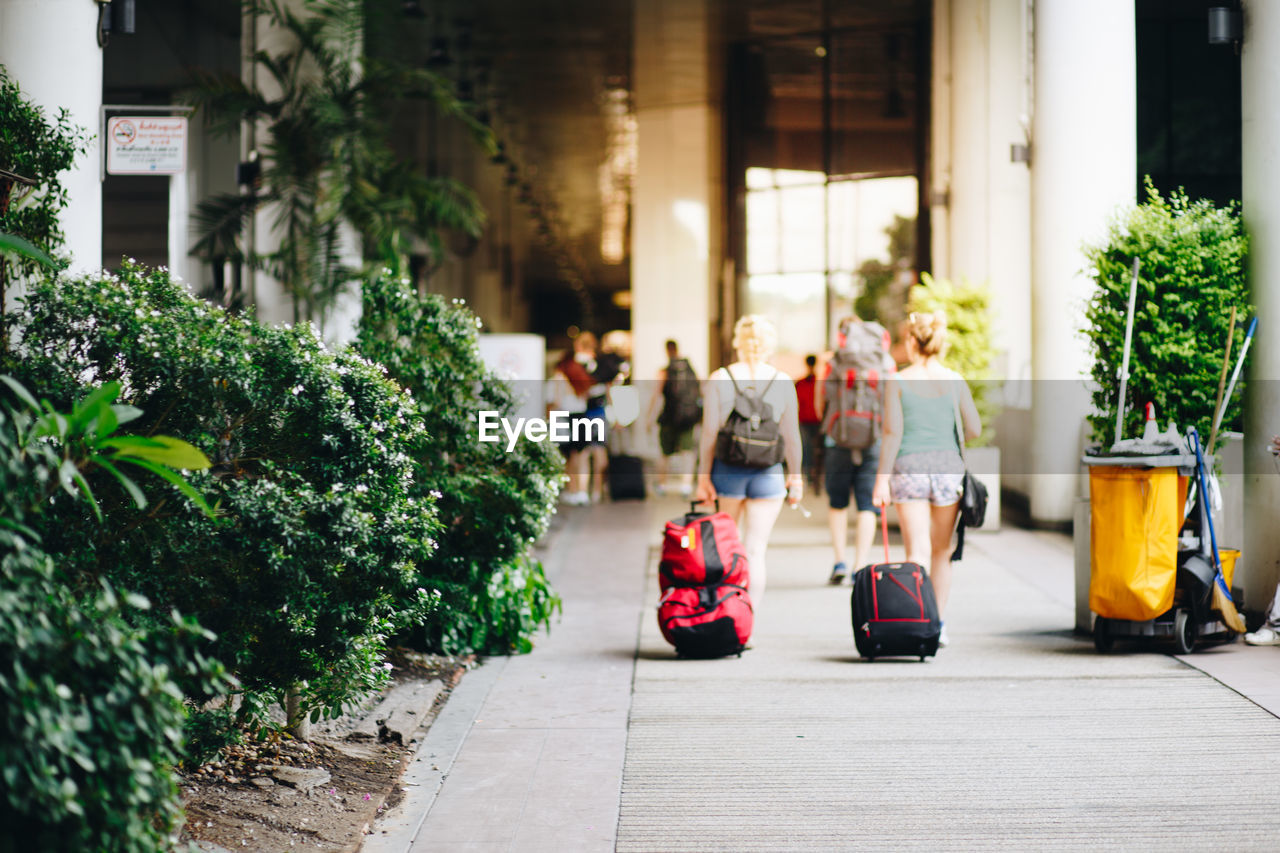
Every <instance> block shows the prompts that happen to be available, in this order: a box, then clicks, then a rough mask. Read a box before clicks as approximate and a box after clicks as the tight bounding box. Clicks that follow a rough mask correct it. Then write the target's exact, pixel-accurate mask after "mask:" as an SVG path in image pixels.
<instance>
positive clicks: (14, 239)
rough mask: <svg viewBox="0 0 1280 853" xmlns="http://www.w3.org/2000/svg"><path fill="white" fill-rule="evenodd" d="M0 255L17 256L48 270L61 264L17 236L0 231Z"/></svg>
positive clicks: (57, 267)
mask: <svg viewBox="0 0 1280 853" xmlns="http://www.w3.org/2000/svg"><path fill="white" fill-rule="evenodd" d="M0 254H5V255H18V256H19V257H23V258H30V259H31V260H33V261H38V262H39V263H42V264H44V265H45V266H46V267H49V268H50V269H55V270H56V269H59V268H60V267H61V264H59V263H58V262H57V261H55V260H54V259H53V258H51V257H50V256H49V255H48V254H46V253H45V252H44V251H43V250H41V249H39V248H37V247H36V245H35V244H34V243H32V242H30V241H28V240H24V239H22V238H21V237H19V236H18V235H17V234H9V233H6V232H4V231H0Z"/></svg>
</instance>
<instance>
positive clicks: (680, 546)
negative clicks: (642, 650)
mask: <svg viewBox="0 0 1280 853" xmlns="http://www.w3.org/2000/svg"><path fill="white" fill-rule="evenodd" d="M749 578H750V574H749V572H748V569H747V555H746V552H745V551H743V549H742V542H741V541H740V540H739V538H738V526H737V525H736V524H734V521H733V519H732V518H730V517H729V514H728V513H724V512H720V508H719V505H718V504H717V506H716V511H715V512H714V513H700V512H698V505H697V504H696V503H695V504H693V505H691V507H690V510H689V512H688V513H687V514H686V515H685V516H684V517H683V518H676V519H672V520H671V521H669V522H667V526H666V532H665V535H664V536H663V541H662V561H661V562H660V563H659V565H658V581H659V584H660V585H661V587H662V598H661V600H660V601H659V602H658V627H659V628H660V629H661V630H662V636H663V637H665V638H666V640H667V642H669V643H671V645H673V646H675V648H676V654H678V655H680V656H681V657H699V658H711V657H724V656H726V655H733V654H738V655H740V654H742V651H743V649H745V648H746V645H747V641H748V640H749V639H750V638H751V628H752V623H753V616H752V610H751V596H750V595H749V594H748V592H747V585H748V581H749Z"/></svg>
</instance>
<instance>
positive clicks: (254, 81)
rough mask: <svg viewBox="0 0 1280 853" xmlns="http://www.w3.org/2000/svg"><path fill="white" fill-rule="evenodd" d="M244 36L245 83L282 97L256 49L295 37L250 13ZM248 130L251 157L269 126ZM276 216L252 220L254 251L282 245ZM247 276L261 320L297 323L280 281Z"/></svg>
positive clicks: (275, 47) (273, 49) (289, 43)
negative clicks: (255, 56) (275, 228)
mask: <svg viewBox="0 0 1280 853" xmlns="http://www.w3.org/2000/svg"><path fill="white" fill-rule="evenodd" d="M284 5H286V6H289V7H291V8H292V9H293V11H294V12H297V13H299V14H302V13H303V12H304V10H303V9H302V5H301V2H300V0H287V2H286V3H285V4H284ZM241 38H242V39H243V40H244V42H245V49H246V58H245V60H244V61H243V62H242V64H241V75H242V76H243V78H244V81H245V83H246V84H247V85H248V86H250V87H251V88H252V87H257V88H258V89H259V90H260V91H262V93H263V94H264V95H265V96H266V97H267V98H276V97H279V94H280V88H279V86H277V85H276V84H275V80H274V78H272V76H271V75H270V74H269V73H267V72H266V71H264V70H262V69H261V68H259V67H258V66H257V64H256V63H254V62H253V61H252V56H253V53H254V52H256V51H265V52H267V53H268V54H271V55H275V54H279V53H281V52H282V51H285V50H288V49H290V48H292V47H293V46H294V44H295V42H294V40H293V36H292V35H290V34H289V33H287V32H285V31H283V30H279V29H276V28H275V27H273V26H272V25H271V23H270V21H269V19H268V18H267V16H266V15H253V14H251V13H249V12H246V13H245V15H244V17H243V19H242V28H241ZM247 133H248V134H250V135H251V136H252V137H253V138H252V140H250V141H247V142H248V144H246V146H245V159H248V156H249V152H250V151H251V150H253V149H255V148H256V149H261V148H263V147H264V146H265V143H266V141H267V131H266V126H265V124H264V123H262V122H259V124H258V126H257V127H256V128H253V129H249V130H248V131H247ZM264 167H265V164H264ZM276 216H277V209H276V206H275V205H268V206H265V207H260V208H259V209H258V212H257V214H256V215H255V216H254V217H253V218H252V219H251V220H250V222H249V226H248V227H249V229H250V230H251V231H252V237H253V243H252V245H253V250H254V251H256V252H257V253H258V254H265V253H267V252H271V251H274V250H275V249H277V248H279V246H280V240H279V238H278V237H277V236H276V235H275V234H274V233H273V231H272V228H271V223H272V222H274V221H275V219H276ZM247 278H248V281H249V282H251V291H250V292H251V293H252V295H253V303H254V313H255V314H256V315H257V318H258V319H259V320H260V321H262V322H263V323H268V324H280V323H291V322H293V318H294V305H293V298H292V297H291V296H290V295H289V293H287V292H286V291H285V289H284V285H283V284H281V283H280V281H279V280H277V279H275V278H273V277H272V276H271V275H269V274H268V273H265V272H252V273H250V274H249V276H248V277H247Z"/></svg>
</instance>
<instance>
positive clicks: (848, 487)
mask: <svg viewBox="0 0 1280 853" xmlns="http://www.w3.org/2000/svg"><path fill="white" fill-rule="evenodd" d="M822 457H823V458H822V467H823V472H824V474H825V475H826V476H825V477H824V480H825V482H826V487H827V501H828V503H830V505H831V508H832V509H844V508H846V507H847V506H849V497H850V494H852V496H853V498H854V501H855V505H856V506H857V507H858V511H859V512H874V513H875V514H876V515H879V514H880V508H879V507H877V506H876V505H875V504H873V503H871V496H872V493H873V492H874V491H875V488H876V468H877V467H879V465H880V442H876V443H875V444H873V445H872V446H871V447H868V448H867V449H866V450H864V451H862V464H860V465H854V464H853V451H852V450H849V449H848V448H847V447H827V448H824V449H823V451H822Z"/></svg>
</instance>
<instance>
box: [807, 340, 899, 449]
mask: <svg viewBox="0 0 1280 853" xmlns="http://www.w3.org/2000/svg"><path fill="white" fill-rule="evenodd" d="M888 351H889V333H888V332H887V331H885V329H884V327H883V326H881V325H879V324H878V323H868V322H861V323H853V324H851V325H850V327H849V329H848V330H847V331H846V333H845V340H844V344H843V346H841V348H840V349H839V350H838V351H837V352H836V354H835V356H834V357H832V359H831V367H830V370H829V371H828V373H827V378H826V379H825V380H824V383H823V387H822V391H823V399H824V401H825V412H824V415H823V419H822V424H823V432H825V433H826V434H827V435H829V436H831V440H832V441H834V442H835V443H836V446H838V447H844V448H847V449H849V450H852V451H853V454H854V462H855V464H856V463H860V462H861V461H862V451H864V450H866V449H867V448H869V447H872V446H873V445H875V443H876V442H877V441H879V440H880V435H881V433H882V432H883V430H884V424H883V419H884V403H883V401H884V380H885V379H886V378H887V376H888V374H889V373H890V372H891V371H892V370H893V362H892V360H891V359H890V358H889V354H888Z"/></svg>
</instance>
